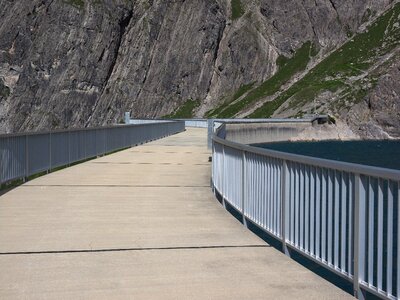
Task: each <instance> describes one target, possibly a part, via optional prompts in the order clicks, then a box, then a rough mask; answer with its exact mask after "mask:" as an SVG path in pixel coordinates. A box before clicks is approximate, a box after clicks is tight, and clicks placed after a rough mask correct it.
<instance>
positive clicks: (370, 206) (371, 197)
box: [368, 177, 375, 286]
mask: <svg viewBox="0 0 400 300" xmlns="http://www.w3.org/2000/svg"><path fill="white" fill-rule="evenodd" d="M368 190H369V191H368V284H369V285H370V286H372V285H373V284H374V264H373V261H374V206H375V195H374V187H373V180H372V178H371V177H370V178H369V180H368Z"/></svg>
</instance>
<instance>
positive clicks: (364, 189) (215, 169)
mask: <svg viewBox="0 0 400 300" xmlns="http://www.w3.org/2000/svg"><path fill="white" fill-rule="evenodd" d="M227 130H228V129H227V128H226V125H222V126H221V127H220V128H219V129H218V131H217V134H215V135H214V136H213V143H212V151H213V163H212V183H213V188H214V191H215V193H216V194H219V195H220V196H221V197H222V199H223V201H224V202H227V203H228V204H230V205H231V206H232V207H233V208H234V209H236V210H237V211H238V212H239V213H240V214H241V215H242V217H243V223H244V224H246V222H248V221H250V222H252V223H253V224H255V225H256V226H258V227H259V228H261V229H262V230H264V231H265V232H267V233H268V234H269V235H271V236H273V237H274V238H276V239H277V240H279V241H280V242H281V243H282V248H283V251H284V252H285V253H286V254H288V255H290V253H291V252H292V251H296V252H297V253H300V254H301V255H303V256H305V257H307V258H308V259H310V260H312V261H314V262H316V263H318V264H320V265H321V266H323V267H325V268H327V269H329V270H330V271H332V272H334V273H335V274H337V275H339V276H341V277H342V278H344V279H346V280H348V281H350V282H352V283H353V287H354V294H355V295H356V296H357V297H358V298H360V299H362V298H364V297H365V295H366V292H370V293H372V294H375V295H377V296H379V297H381V298H387V299H396V298H400V245H399V240H400V220H399V219H400V204H399V201H400V200H399V197H400V196H399V195H400V171H397V170H390V169H383V168H376V167H369V166H364V165H357V164H351V163H345V162H339V161H331V160H325V159H319V158H312V157H306V156H301V155H295V154H289V153H283V152H277V151H272V150H267V149H261V148H256V147H251V146H248V145H244V144H239V143H236V142H232V141H228V140H226V139H225V135H226V134H227Z"/></svg>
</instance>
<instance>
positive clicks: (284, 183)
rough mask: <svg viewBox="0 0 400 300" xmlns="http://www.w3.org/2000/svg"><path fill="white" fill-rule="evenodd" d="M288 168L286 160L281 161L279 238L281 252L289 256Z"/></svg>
mask: <svg viewBox="0 0 400 300" xmlns="http://www.w3.org/2000/svg"><path fill="white" fill-rule="evenodd" d="M289 184H290V182H289V170H288V165H287V161H286V160H283V161H282V171H281V228H280V229H281V238H282V246H283V252H284V253H285V254H286V255H288V256H289V250H288V248H287V245H286V237H287V236H288V231H289Z"/></svg>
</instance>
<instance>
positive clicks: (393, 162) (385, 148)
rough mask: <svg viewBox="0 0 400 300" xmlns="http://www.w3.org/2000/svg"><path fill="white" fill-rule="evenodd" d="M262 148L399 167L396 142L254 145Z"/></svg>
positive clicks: (399, 159) (399, 168)
mask: <svg viewBox="0 0 400 300" xmlns="http://www.w3.org/2000/svg"><path fill="white" fill-rule="evenodd" d="M252 146H256V147H261V148H264V149H271V150H277V151H282V152H289V153H294V154H300V155H306V156H312V157H318V158H325V159H331V160H338V161H344V162H350V163H356V164H363V165H369V166H375V167H381V168H389V169H397V170H400V141H388V140H379V141H378V140H372V141H319V142H276V143H264V144H254V145H252Z"/></svg>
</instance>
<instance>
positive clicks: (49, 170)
mask: <svg viewBox="0 0 400 300" xmlns="http://www.w3.org/2000/svg"><path fill="white" fill-rule="evenodd" d="M49 172H51V131H50V132H49V169H48V170H47V173H49Z"/></svg>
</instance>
